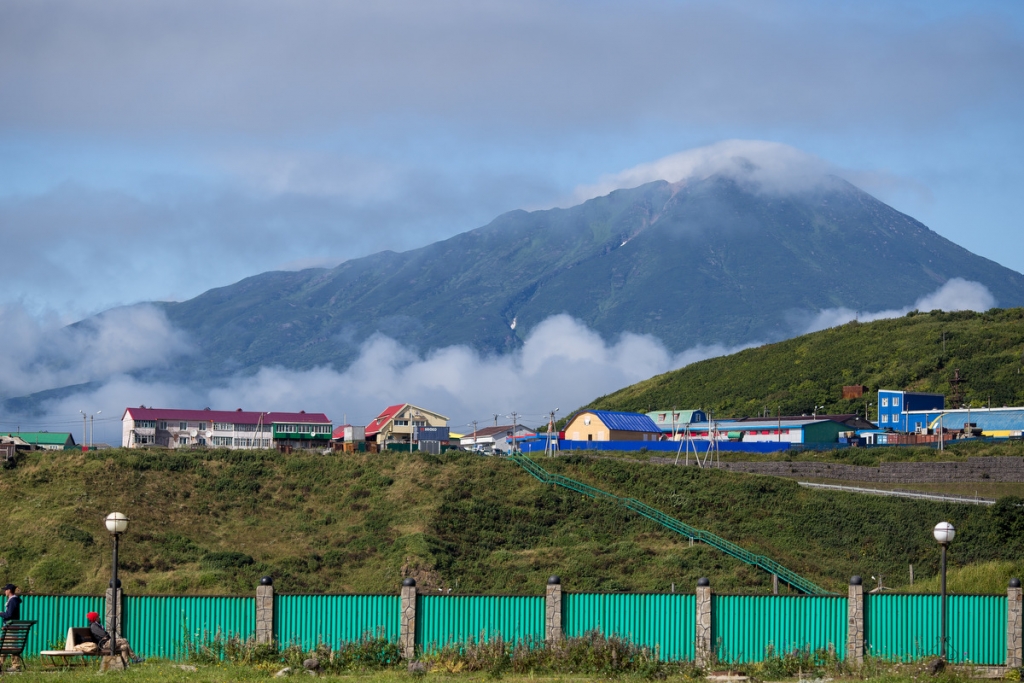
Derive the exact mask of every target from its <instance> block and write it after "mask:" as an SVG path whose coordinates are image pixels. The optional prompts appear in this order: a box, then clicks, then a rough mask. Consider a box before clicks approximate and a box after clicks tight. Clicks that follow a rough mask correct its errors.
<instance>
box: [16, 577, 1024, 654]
mask: <svg viewBox="0 0 1024 683" xmlns="http://www.w3.org/2000/svg"><path fill="white" fill-rule="evenodd" d="M940 600H941V598H940V597H939V596H937V595H903V594H892V593H889V594H881V595H875V594H869V595H866V596H865V597H864V602H865V614H864V617H865V646H866V651H867V654H869V655H872V656H876V657H882V658H885V659H892V660H899V661H911V660H915V659H920V658H923V657H929V656H935V655H937V654H938V653H939V649H940V637H941V622H940V619H941V611H940V608H941V602H940ZM712 601H713V603H712V613H713V623H712V630H713V642H714V645H715V649H716V653H717V655H718V657H719V658H720V659H722V660H723V661H728V662H737V663H742V662H752V661H759V660H761V659H763V658H764V657H765V655H766V653H767V652H768V651H769V648H771V650H773V651H774V652H775V653H777V654H784V653H788V652H792V651H794V650H798V649H799V650H811V651H817V650H828V649H831V650H833V651H834V652H835V654H836V656H837V657H839V658H845V656H846V635H847V599H846V598H842V597H826V596H751V595H712ZM948 607H949V614H948V624H949V651H948V657H949V659H950V661H952V662H957V663H965V662H971V663H974V664H979V665H1001V664H1003V663H1004V661H1005V657H1006V618H1007V599H1006V596H1003V595H951V596H949V598H948ZM562 609H563V612H562V615H563V622H562V624H563V629H564V631H565V635H566V636H567V637H579V636H583V635H584V634H586V633H587V632H590V631H598V632H599V633H601V634H603V635H606V636H618V637H621V638H625V639H628V640H630V641H632V642H634V643H636V644H638V645H642V646H647V647H650V648H651V649H652V650H656V651H657V652H658V655H659V656H660V657H661V658H662V659H666V660H678V659H693V658H694V654H695V653H694V644H695V640H696V597H695V596H694V595H692V594H676V593H668V594H664V593H663V594H649V593H569V592H566V593H563V595H562ZM255 611H256V604H255V599H254V598H250V597H212V596H188V597H157V596H145V597H134V596H126V597H125V598H124V624H123V628H122V632H123V633H124V634H125V637H126V638H127V640H128V641H129V642H130V643H131V645H132V647H133V648H134V649H135V651H136V652H137V653H138V654H140V655H143V656H145V657H164V658H168V659H180V658H183V657H184V656H185V654H186V643H187V642H188V641H189V640H191V641H192V642H194V643H203V642H208V641H210V640H212V639H214V638H217V637H219V638H221V639H227V638H232V637H238V638H240V639H242V640H246V639H249V638H252V637H253V636H254V635H255V627H256V615H255ZM88 612H99V613H100V614H103V613H104V612H105V602H104V598H103V597H102V596H98V595H97V596H92V595H26V596H24V597H23V602H22V615H21V616H22V618H23V619H29V620H35V621H37V622H38V624H36V626H35V627H34V628H33V630H32V632H31V634H30V637H29V642H28V645H27V647H26V655H27V656H29V657H32V656H36V655H37V654H38V652H39V651H40V650H45V649H52V648H58V649H59V648H62V647H63V643H64V640H65V637H66V635H67V630H68V628H70V627H72V626H76V627H84V626H86V625H87V620H86V616H85V615H86V614H87V613H88ZM400 612H401V598H400V597H399V596H397V595H276V596H274V613H275V619H274V635H275V638H276V640H277V642H278V643H280V644H281V645H284V646H287V645H292V644H297V645H300V646H302V647H303V648H304V649H312V648H314V647H316V645H317V644H318V643H320V642H324V643H327V644H329V645H331V646H332V647H337V646H338V645H339V644H340V643H342V642H352V641H358V640H359V639H361V638H362V637H364V636H366V635H370V636H378V635H380V636H383V637H385V638H387V639H389V640H391V641H393V642H394V641H397V640H398V636H399V621H400ZM544 614H545V598H544V597H543V596H452V595H420V596H418V597H417V619H416V621H417V628H416V644H417V646H418V647H419V648H420V649H421V650H424V651H430V650H436V649H438V648H440V647H442V646H444V645H446V644H450V643H468V642H475V641H479V640H481V639H483V640H489V639H493V638H495V637H497V636H498V635H499V634H500V635H501V636H502V637H503V638H504V639H505V640H507V641H512V642H522V641H526V642H540V641H542V640H543V639H544Z"/></svg>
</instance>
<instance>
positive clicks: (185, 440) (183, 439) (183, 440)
mask: <svg viewBox="0 0 1024 683" xmlns="http://www.w3.org/2000/svg"><path fill="white" fill-rule="evenodd" d="M178 443H179V444H181V445H182V446H187V445H188V437H187V436H183V437H181V438H179V439H178Z"/></svg>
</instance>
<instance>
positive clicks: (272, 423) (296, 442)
mask: <svg viewBox="0 0 1024 683" xmlns="http://www.w3.org/2000/svg"><path fill="white" fill-rule="evenodd" d="M330 444H331V420H330V418H328V417H327V416H326V415H324V414H323V413H307V412H306V411H304V410H302V411H299V412H297V413H273V412H253V411H245V410H242V409H241V408H239V409H238V410H234V411H230V410H210V409H209V408H205V409H203V410H183V409H180V408H147V407H145V406H139V407H138V408H126V409H125V411H124V415H123V416H122V417H121V445H122V446H123V447H124V448H139V447H143V446H163V447H166V448H191V447H193V446H208V447H211V448H277V447H278V446H291V447H292V448H327V447H330Z"/></svg>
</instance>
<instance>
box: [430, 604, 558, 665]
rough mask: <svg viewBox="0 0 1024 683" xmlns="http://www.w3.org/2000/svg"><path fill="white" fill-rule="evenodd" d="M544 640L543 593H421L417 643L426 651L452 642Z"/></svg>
mask: <svg viewBox="0 0 1024 683" xmlns="http://www.w3.org/2000/svg"><path fill="white" fill-rule="evenodd" d="M498 635H501V637H502V638H504V639H505V640H506V641H512V642H522V641H525V642H540V641H543V640H544V596H536V597H534V596H519V595H420V596H417V598H416V645H417V647H418V648H420V649H421V650H422V651H424V652H429V651H431V650H436V649H439V648H441V647H443V646H444V645H447V644H449V643H469V642H479V641H483V640H492V639H494V638H495V637H497V636H498Z"/></svg>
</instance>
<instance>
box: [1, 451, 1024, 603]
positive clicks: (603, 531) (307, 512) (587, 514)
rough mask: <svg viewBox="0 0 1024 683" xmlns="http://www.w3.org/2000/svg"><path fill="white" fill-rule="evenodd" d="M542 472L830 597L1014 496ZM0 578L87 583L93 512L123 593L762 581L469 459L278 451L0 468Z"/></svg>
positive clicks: (986, 541)
mask: <svg viewBox="0 0 1024 683" xmlns="http://www.w3.org/2000/svg"><path fill="white" fill-rule="evenodd" d="M545 466H546V467H549V468H550V469H552V470H554V471H561V472H563V473H565V474H568V475H569V476H573V477H576V478H579V479H582V480H584V481H587V482H589V483H591V484H593V485H596V486H599V487H601V488H604V489H605V490H609V491H612V492H614V493H618V494H623V495H632V496H635V497H637V498H640V499H641V500H644V501H646V502H648V503H650V504H652V505H655V506H657V507H659V508H661V509H663V510H665V511H666V512H668V513H669V514H672V515H675V516H677V517H679V518H680V519H682V520H683V521H685V522H688V523H690V524H693V525H695V526H698V527H702V528H706V529H708V530H710V531H713V532H715V533H717V534H720V535H722V536H724V537H726V538H728V539H730V540H733V541H735V542H737V543H740V544H742V545H745V546H747V547H750V548H751V549H754V550H757V551H759V552H762V553H765V554H767V555H769V556H771V557H773V558H775V559H777V560H779V561H781V562H783V563H784V564H786V565H787V566H789V567H791V568H792V569H794V570H796V571H798V572H800V573H802V574H804V575H805V576H807V577H808V578H810V579H812V580H814V581H815V582H818V583H819V584H821V585H825V586H827V587H830V588H832V589H835V590H842V589H843V586H844V585H845V581H846V580H847V579H848V577H849V576H850V575H851V574H854V573H860V574H862V575H865V576H870V575H871V574H877V573H878V572H879V571H881V572H883V573H885V574H886V575H887V576H900V575H903V574H905V572H906V565H907V564H909V563H913V564H914V565H915V569H916V573H917V576H918V577H919V578H920V579H922V580H924V579H927V577H928V576H929V574H931V573H934V571H935V569H936V558H937V553H936V551H935V547H934V543H933V542H932V541H931V539H930V535H929V530H930V529H931V527H932V526H933V525H934V524H935V523H936V522H937V521H939V520H941V519H949V520H950V521H952V522H953V523H954V524H956V525H957V528H958V530H959V533H958V536H957V541H956V544H955V548H954V551H952V552H951V558H952V562H953V563H954V565H962V564H966V563H972V562H982V561H1013V560H1016V559H1017V558H1018V557H1019V556H1020V554H1021V552H1022V551H1024V508H1022V507H1018V506H1015V505H1013V504H1012V502H1013V501H1010V503H1011V504H1007V505H1001V506H998V507H997V509H987V508H983V507H978V506H962V505H943V504H936V503H928V502H922V501H905V500H894V499H885V498H873V497H867V496H852V495H849V494H835V493H830V492H822V491H810V490H806V489H801V488H799V487H798V486H797V485H796V484H795V483H794V482H791V481H786V480H781V479H772V478H767V477H756V476H750V475H739V474H731V473H728V472H721V471H708V470H697V469H696V468H689V469H684V468H670V467H664V466H655V465H650V464H644V463H637V462H628V461H614V460H591V459H585V458H575V459H573V458H559V459H554V460H547V461H545ZM0 500H2V501H3V506H4V515H5V523H4V532H3V534H0V582H7V581H13V582H15V583H17V584H20V585H22V586H23V588H24V589H25V590H33V591H36V592H46V591H53V592H98V591H100V590H102V588H103V587H104V586H105V584H106V582H107V580H108V576H109V574H108V572H109V556H110V546H109V540H108V537H107V534H106V533H105V532H104V531H103V526H102V521H101V520H102V517H103V515H104V514H105V513H107V512H109V511H111V510H118V511H121V512H124V513H126V514H128V515H129V516H130V517H131V518H132V520H133V521H132V524H131V528H130V530H129V532H128V534H127V535H126V536H125V537H124V540H123V543H122V560H123V564H122V567H123V580H124V582H125V586H126V589H127V590H128V591H129V592H134V593H185V592H197V593H242V594H249V593H251V592H252V591H253V590H254V586H255V583H256V581H257V579H258V577H259V576H261V575H264V574H271V575H273V576H274V577H275V585H276V586H277V587H278V589H279V590H281V591H286V592H295V591H302V592H305V591H357V592H378V591H384V592H395V591H397V590H398V586H399V583H400V581H401V579H402V578H403V576H405V575H413V576H415V577H416V578H417V579H418V580H419V582H420V585H421V586H424V587H425V588H428V589H433V588H438V587H440V588H449V587H450V588H452V589H454V590H457V591H460V592H462V591H469V592H474V591H481V592H524V593H538V592H540V591H541V590H542V587H543V585H544V581H545V579H546V578H547V576H548V575H550V574H552V573H558V574H560V575H562V576H563V577H564V579H565V583H566V586H567V587H568V588H570V589H603V590H618V589H633V590H668V589H669V587H670V585H671V584H672V583H673V582H674V583H676V584H677V586H679V587H685V588H687V589H688V588H689V587H691V586H692V585H694V583H695V582H696V580H697V578H698V577H700V576H709V577H711V578H712V580H713V581H714V584H715V585H716V587H719V588H720V589H721V590H738V589H742V590H760V591H767V590H769V585H770V583H769V577H767V576H766V575H764V574H762V573H761V572H759V571H757V570H754V569H752V568H749V567H747V566H745V565H742V564H740V563H738V562H736V561H734V560H731V559H729V558H728V557H726V556H724V555H722V554H721V553H719V552H717V551H714V550H712V549H710V548H708V547H706V546H701V545H696V546H693V547H690V546H689V544H688V542H687V541H686V540H685V539H682V538H680V537H678V536H674V535H672V534H669V533H666V532H664V531H662V530H661V529H660V527H658V526H656V525H654V524H653V523H651V522H648V521H645V520H643V519H641V518H639V517H637V516H635V515H633V514H631V513H628V512H625V511H623V510H620V509H618V508H616V507H614V506H612V505H609V504H607V503H599V502H594V501H592V500H590V499H586V498H583V497H581V496H579V495H573V494H570V493H568V492H566V491H564V490H561V489H553V488H550V487H546V486H544V485H541V484H539V483H538V482H537V481H536V480H534V479H532V478H531V477H529V476H528V475H527V474H525V473H524V472H522V471H521V470H520V469H519V468H518V467H516V466H515V465H514V464H512V463H510V462H508V461H506V460H503V459H498V458H486V457H479V456H473V455H468V454H461V455H451V456H445V457H443V458H438V457H435V456H429V455H420V454H411V455H410V454H391V453H385V454H381V455H357V456H321V455H306V454H294V455H282V454H279V453H276V452H237V451H236V452H228V451H207V452H194V453H167V452H154V453H146V452H140V451H133V452H130V451H101V452H92V453H88V454H82V453H63V452H58V453H49V452H41V453H36V454H32V455H31V456H29V457H27V458H26V459H25V460H24V461H22V463H20V464H19V466H18V467H17V468H16V469H13V470H6V471H2V472H0Z"/></svg>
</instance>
